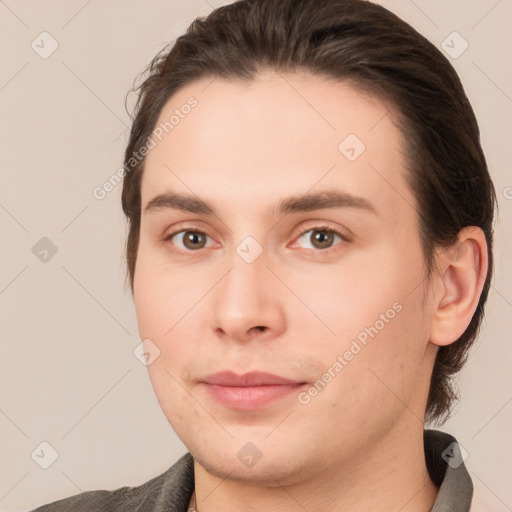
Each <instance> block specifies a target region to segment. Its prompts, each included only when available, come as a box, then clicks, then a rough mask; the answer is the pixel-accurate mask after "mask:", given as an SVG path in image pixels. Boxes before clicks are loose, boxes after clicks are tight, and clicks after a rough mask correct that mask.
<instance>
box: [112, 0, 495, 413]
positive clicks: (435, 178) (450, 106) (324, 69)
mask: <svg viewBox="0 0 512 512" xmlns="http://www.w3.org/2000/svg"><path fill="white" fill-rule="evenodd" d="M266 69H271V70H276V71H283V72H286V71H290V72H294V71H295V72H297V71H308V72H311V73H313V74H315V75H321V76H325V77H329V78H334V79H337V80H345V81H348V82H350V83H352V84H353V85H355V86H356V87H359V88H362V89H364V90H365V91H368V92H370V93H372V94H374V95H376V96H377V97H379V98H382V99H384V100H387V101H388V102H389V103H390V104H391V105H392V106H393V107H394V109H396V110H397V112H398V114H399V117H400V127H401V131H402V134H403V138H404V140H405V143H406V154H407V158H408V163H409V169H408V173H407V176H406V178H407V181H408V184H409V186H410V187H411V190H412V191H413V193H414V195H415V197H416V200H417V203H418V216H419V231H420V236H421V242H422V248H423V253H424V257H425V266H426V269H427V274H428V276H429V277H430V276H431V273H432V270H433V268H434V249H435V248H436V247H440V248H446V249H448V248H449V247H451V246H453V245H454V244H456V242H457V234H458V233H459V231H460V230H461V229H462V228H463V227H465V226H479V227H480V228H481V229H482V230H483V231H484V233H485V236H486V239H487V243H488V256H489V268H488V272H487V276H486V280H485V284H484V287H483V290H482V293H481V296H480V299H479V303H478V306H477V308H476V311H475V313H474V315H473V318H472V319H471V322H470V324H469V326H468V327H467V329H466V331H465V332H464V333H463V334H462V336H461V337H460V338H459V339H458V340H457V341H455V342H454V343H452V344H450V345H448V346H444V347H440V348H439V350H438V353H437V357H436V361H435V365H434V368H433V373H432V378H431V383H430V390H429V395H428V400H427V405H426V419H427V421H437V423H442V422H443V421H445V420H446V419H447V418H448V417H449V416H450V413H451V408H452V406H453V403H454V401H455V400H456V399H457V398H458V396H457V393H456V391H455V389H454V386H453V382H452V377H453V376H454V375H455V374H456V373H457V372H458V371H459V370H460V369H461V368H462V366H463V365H464V363H465V361H466V359H467V352H468V350H469V348H470V347H471V345H472V343H473V341H474V339H475V338H476V336H477V334H478V331H479V328H480V324H481V321H482V318H483V315H484V304H485V302H486V300H487V295H488V291H489V286H490V280H491V277H492V273H493V256H492V240H493V216H494V208H495V205H496V193H495V190H494V186H493V183H492V181H491V178H490V176H489V172H488V169H487V165H486V161H485V157H484V154H483V151H482V148H481V146H480V135H479V128H478V124H477V121H476V119H475V115H474V113H473V110H472V108H471V105H470V103H469V101H468V99H467V97H466V94H465V92H464V89H463V87H462V84H461V82H460V80H459V77H458V76H457V73H456V72H455V70H454V68H453V67H452V65H451V64H450V63H449V62H448V60H447V59H446V58H445V57H444V55H443V54H442V53H441V52H440V51H439V50H438V49H437V48H436V47H435V46H434V45H432V44H431V43H430V42H429V41H428V40H427V39H425V38H424V37H423V36H422V35H421V34H419V33H418V32H417V31H416V30H414V29H413V28H412V27H411V26H409V25H408V24H407V23H405V22H404V21H402V20H401V19H400V18H399V17H397V16H396V15H395V14H393V13H391V12H390V11H388V10H387V9H385V8H383V7H381V6H379V5H377V4H374V3H371V2H368V1H365V0H279V1H276V0H241V1H237V2H235V3H232V4H229V5H226V6H223V7H220V8H217V9H216V10H214V11H213V12H211V13H210V14H209V15H208V16H207V17H206V18H204V17H203V18H197V19H195V20H194V21H193V22H192V24H191V25H190V27H189V28H188V29H187V31H186V33H185V34H184V35H182V36H180V37H179V38H178V39H177V40H176V41H175V43H173V44H172V45H169V46H168V47H166V48H164V49H163V50H162V51H161V52H160V53H159V54H158V55H156V56H155V58H154V59H153V61H152V62H151V63H150V65H149V67H148V68H147V70H146V73H147V77H146V78H145V80H144V81H143V83H142V84H141V85H140V86H139V87H138V88H137V89H136V90H139V95H138V99H137V103H136V105H135V116H134V118H133V124H132V128H131V133H130V139H129V142H128V146H127V148H126V152H125V157H124V169H125V171H126V173H125V176H124V183H123V191H122V206H123V211H124V213H125V214H126V216H127V219H128V223H129V233H128V238H127V243H126V258H127V270H128V276H129V279H130V286H131V291H132V294H133V292H134V289H133V278H134V273H135V265H136V261H137V250H138V243H139V229H140V214H141V194H140V188H141V179H142V173H143V168H144V159H141V160H140V161H137V162H136V163H135V164H134V161H133V159H132V160H131V161H130V159H131V158H132V156H133V155H134V154H137V155H138V154H139V152H140V149H141V148H142V147H143V146H144V144H146V140H147V138H148V137H149V136H150V135H151V132H152V131H153V129H154V128H155V125H156V122H157V120H158V117H159V114H160V112H161V111H162V108H163V107H164V105H165V104H166V102H167V101H168V100H169V98H170V97H171V96H172V95H173V94H174V93H175V92H176V91H177V90H178V89H180V88H182V87H184V86H185V85H187V84H190V83H191V82H192V81H194V80H197V79H201V78H205V77H212V78H214V77H220V78H225V79H232V80H234V79H240V80H247V81H250V80H251V79H253V78H254V77H256V76H257V75H258V73H260V72H262V71H264V70H266Z"/></svg>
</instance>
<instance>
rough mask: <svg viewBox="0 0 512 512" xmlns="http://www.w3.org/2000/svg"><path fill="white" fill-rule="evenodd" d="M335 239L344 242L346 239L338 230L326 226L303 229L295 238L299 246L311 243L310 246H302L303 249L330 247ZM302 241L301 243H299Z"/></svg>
mask: <svg viewBox="0 0 512 512" xmlns="http://www.w3.org/2000/svg"><path fill="white" fill-rule="evenodd" d="M336 239H339V240H340V241H342V242H344V241H347V239H346V238H345V237H344V236H343V235H342V234H341V233H339V232H338V231H336V230H334V229H328V228H315V229H308V230H307V231H304V232H303V233H302V234H301V236H300V237H299V238H298V239H297V242H298V243H299V245H300V246H301V247H304V245H303V244H304V243H306V244H311V246H312V247H307V246H306V247H304V248H305V249H320V250H321V249H330V248H331V247H332V246H333V245H337V244H335V242H336ZM301 242H302V243H301Z"/></svg>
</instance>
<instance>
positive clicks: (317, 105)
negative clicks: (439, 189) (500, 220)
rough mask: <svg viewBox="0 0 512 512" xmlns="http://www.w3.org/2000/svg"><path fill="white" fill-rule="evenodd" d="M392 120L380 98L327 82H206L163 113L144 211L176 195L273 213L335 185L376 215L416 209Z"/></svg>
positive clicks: (149, 160)
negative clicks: (278, 204) (286, 201)
mask: <svg viewBox="0 0 512 512" xmlns="http://www.w3.org/2000/svg"><path fill="white" fill-rule="evenodd" d="M189 105H194V106H193V107H192V108H190V106H189ZM391 115H392V113H391V110H390V108H389V105H387V104H386V103H384V102H383V101H381V100H378V99H376V98H374V97H372V96H369V95H367V94H363V93H362V92H361V91H359V90H357V89H355V88H354V87H352V86H350V85H349V84H347V83H343V82H336V81H333V80H331V79H327V78H324V77H321V76H312V75H304V74H298V73H288V74H278V73H273V72H269V73H268V74H265V75H260V76H258V77H257V78H256V79H254V80H252V81H250V82H241V81H227V80H223V79H220V78H215V79H213V78H211V77H210V78H205V79H201V80H200V81H197V82H194V83H192V84H189V85H187V86H185V87H184V88H182V89H181V90H179V91H178V92H177V93H175V94H174V95H173V96H172V97H171V98H170V99H169V101H168V102H167V104H166V105H165V107H164V108H163V109H162V112H161V113H160V116H159V119H158V122H157V124H156V130H159V131H154V132H153V135H152V138H153V141H154V143H155V144H154V147H153V148H152V149H151V150H150V152H149V154H148V156H147V157H146V163H145V171H144V176H143V180H142V190H141V195H142V207H143V208H144V205H145V204H147V202H148V201H149V200H150V199H151V198H152V197H153V196H154V195H156V194H160V193H162V192H178V193H186V194H193V195H196V196H199V197H201V198H202V199H204V200H205V201H207V202H208V203H213V204H217V205H219V207H220V206H221V205H228V204H231V205H233V207H242V208H244V211H247V208H248V206H249V205H250V204H253V205H256V204H258V205H259V206H260V207H261V208H262V209H268V208H271V207H273V205H274V199H278V198H279V197H284V196H290V195H294V194H304V193H305V192H307V191H311V190H313V191H314V190H315V189H321V190H326V189H329V188H336V189H338V190H343V191H345V192H347V193H350V194H353V195H357V196H364V197H367V198H368V199H369V200H370V201H371V202H372V203H375V204H376V205H377V209H379V208H381V209H384V210H385V209H386V208H387V209H390V210H393V211H394V212H395V213H398V212H402V211H406V210H407V209H409V210H410V208H411V205H412V204H413V203H414V198H413V197H412V194H411V192H410V190H409V189H408V187H407V186H406V183H405V180H404V173H405V168H406V161H405V157H404V154H403V147H402V136H401V132H400V130H399V129H398V127H397V126H396V125H395V124H394V123H393V121H392V117H391ZM402 203H403V204H402ZM409 214H410V211H409Z"/></svg>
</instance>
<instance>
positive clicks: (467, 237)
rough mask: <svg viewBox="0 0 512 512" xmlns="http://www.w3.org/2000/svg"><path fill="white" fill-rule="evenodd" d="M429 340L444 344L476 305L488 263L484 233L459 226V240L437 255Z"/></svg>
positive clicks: (468, 319)
mask: <svg viewBox="0 0 512 512" xmlns="http://www.w3.org/2000/svg"><path fill="white" fill-rule="evenodd" d="M436 259H437V266H436V269H435V270H434V274H433V276H432V279H434V280H435V286H434V288H433V289H434V290H435V291H434V295H433V297H434V302H433V310H432V320H431V330H430V338H429V339H430V342H431V343H433V344H434V345H438V346H445V345H449V344H450V343H453V342H454V341H456V340H457V339H458V338H459V337H460V336H461V335H462V334H463V332H464V331H465V330H466V328H467V326H468V325H469V323H470V322H471V318H472V317H473V314H474V312H475V310H476V308H477V306H478V301H479V300H480V294H481V293H482V288H483V286H484V283H485V277H486V275H487V268H488V264H489V259H488V254H487V241H486V239H485V234H484V232H483V231H482V230H481V229H480V228H479V227H476V226H468V227H465V228H464V229H462V230H461V231H460V232H459V235H458V241H457V242H456V243H455V244H454V245H453V246H451V247H450V248H449V249H448V250H441V251H439V252H438V253H437V255H436Z"/></svg>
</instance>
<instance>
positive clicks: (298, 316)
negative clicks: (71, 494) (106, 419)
mask: <svg viewBox="0 0 512 512" xmlns="http://www.w3.org/2000/svg"><path fill="white" fill-rule="evenodd" d="M283 77H284V78H286V80H285V79H284V78H282V77H280V76H279V75H277V74H268V75H265V76H264V77H260V78H258V79H257V80H255V81H253V82H251V83H246V84H241V83H235V82H229V81H223V80H221V79H216V80H214V81H213V82H212V81H211V79H208V80H202V81H200V82H197V83H195V84H192V85H189V86H187V87H185V88H183V89H182V90H181V91H179V92H178V93H177V94H175V95H174V96H173V97H172V98H171V99H170V100H169V102H168V103H167V105H166V106H165V108H164V109H163V111H162V112H161V115H160V119H159V121H158V123H157V125H159V124H160V123H163V122H166V121H168V120H169V118H171V116H172V115H176V113H175V112H174V111H175V110H176V109H178V111H179V112H180V113H181V116H178V117H179V122H177V123H176V119H177V118H176V117H175V118H174V124H175V126H174V128H173V129H172V130H170V131H169V133H168V135H165V136H164V137H161V136H160V138H162V140H161V141H159V140H158V138H157V137H153V138H154V140H155V142H156V143H157V144H156V146H155V147H153V149H151V150H150V153H149V154H148V156H147V159H146V164H145V172H144V176H143V180H142V190H141V195H142V218H141V232H140V246H139V251H138V257H137V265H136V272H135V282H134V283H135V305H136V310H137V317H138V322H139V331H140V336H141V338H142V339H149V340H151V342H147V341H146V343H147V344H148V345H147V346H148V350H149V352H150V353H151V352H152V353H153V354H157V353H158V350H159V351H160V355H159V357H157V358H156V359H155V360H154V362H152V363H151V364H150V366H149V368H148V369H149V373H150V377H151V381H152V384H153V387H154V389H155V392H156V395H157V398H158V400H159V402H160V405H161V407H162V409H163V411H164V413H165V415H166V417H167V419H168V420H169V422H170V424H171V425H172V427H173V428H174V430H175V431H176V433H177V434H178V436H179V437H180V438H181V440H182V441H183V443H184V444H185V445H186V446H187V448H188V449H189V450H190V452H191V453H192V455H194V457H195V458H196V460H197V462H199V463H200V464H201V465H202V466H203V467H205V468H207V469H208V470H209V471H211V472H212V473H214V474H216V475H218V476H221V477H225V476H227V475H228V474H229V475H230V478H232V479H233V478H234V479H245V480H251V481H253V482H270V484H269V485H278V484H277V483H276V481H274V480H273V478H276V479H277V480H279V481H280V483H281V484H285V483H287V482H290V483H291V482H294V481H299V480H300V479H304V478H307V477H308V475H310V474H311V473H321V472H323V471H326V472H327V471H331V470H332V469H333V468H338V469H340V468H343V467H347V464H348V463H350V465H351V466H350V467H351V468H352V469H353V468H354V464H355V463H358V462H363V461H367V460H368V458H371V457H372V453H374V452H373V450H374V448H375V447H376V446H377V445H378V443H381V442H382V440H383V439H386V436H387V435H388V434H389V435H390V436H391V435H392V436H397V435H410V432H411V431H414V432H422V431H423V430H422V429H423V417H424V405H425V402H426V396H427V395H426V393H427V391H428V382H429V379H430V373H431V369H432V365H433V361H434V356H435V347H434V346H433V345H432V344H430V343H428V339H429V328H430V324H429V321H430V320H429V319H430V315H431V305H430V301H429V300H427V301H426V305H424V304H423V298H424V292H425V287H426V281H425V277H426V276H425V273H424V260H423V255H422V251H421V246H420V239H419V231H418V217H417V212H416V200H415V199H414V197H413V194H412V192H411V191H410V189H409V188H408V186H407V185H406V182H405V167H406V161H405V156H404V154H403V148H402V146H401V145H402V141H401V134H400V131H399V129H398V128H397V127H396V126H395V125H394V124H393V122H392V121H391V119H390V115H389V113H388V115H387V112H388V107H387V106H386V105H384V104H383V103H382V102H380V101H377V100H375V99H371V98H369V97H367V96H364V95H362V93H360V92H357V90H355V89H353V88H351V87H350V86H348V85H346V84H340V83H334V82H329V81H327V80H326V79H324V78H321V77H311V76H300V75H298V74H288V75H283ZM191 96H193V97H194V98H195V99H196V100H197V102H198V103H197V106H195V107H194V108H191V109H188V108H185V109H183V108H182V106H183V105H185V104H187V100H188V99H189V98H190V97H191ZM185 111H186V112H189V111H190V112H189V113H188V114H186V115H184V114H183V113H184V112H185ZM164 133H165V132H164ZM363 144H364V146H363ZM321 192H325V193H328V194H335V193H336V194H340V195H342V194H347V195H350V196H353V197H354V198H359V199H352V201H349V200H347V201H345V202H341V201H339V202H338V204H337V205H336V206H334V207H328V206H333V205H334V203H332V202H331V205H325V204H324V205H323V206H322V205H318V204H317V203H316V202H315V200H314V198H313V199H312V200H311V201H302V202H300V203H298V204H297V205H296V206H298V207H297V208H291V209H286V208H285V209H284V210H283V211H284V212H285V213H280V208H281V207H285V206H286V205H288V206H290V205H291V204H293V202H291V201H290V198H294V199H293V200H294V201H295V200H296V199H299V198H301V197H302V196H305V195H311V194H312V195H314V196H315V197H316V198H317V199H318V197H319V196H317V195H318V194H320V193H321ZM161 194H179V195H183V196H188V197H190V199H191V202H189V203H188V204H189V206H193V204H192V201H194V202H199V201H202V202H204V203H207V205H208V206H209V207H210V208H211V210H212V211H213V213H208V211H207V209H206V208H205V207H203V208H202V209H199V210H198V211H196V212H193V211H186V210H185V209H178V208H176V209H173V208H170V207H168V208H165V207H162V208H150V209H149V210H147V211H145V208H146V206H147V205H148V203H149V202H150V201H151V200H152V199H153V198H155V197H156V196H158V195H161ZM325 197H327V196H325ZM196 206H197V204H196ZM301 207H302V208H301ZM304 207H307V208H304ZM330 230H334V231H335V232H338V233H339V234H336V233H334V232H333V231H330ZM176 232H179V233H178V234H176V235H175V236H174V237H169V236H170V235H172V234H173V233H176ZM304 233H305V234H304ZM165 238H168V239H167V240H165ZM221 371H231V372H234V373H235V374H237V375H243V374H246V373H248V372H267V373H270V374H274V375H277V376H279V377H282V378H284V379H289V380H290V381H293V383H295V384H293V385H288V386H285V385H280V386H278V385H274V386H267V387H266V388H264V387H262V386H252V387H245V388H243V387H238V388H237V389H233V387H227V386H224V387H219V386H215V385H213V384H207V383H205V382H206V381H209V380H210V381H212V382H213V380H212V379H210V378H209V377H210V376H211V375H213V374H215V373H217V372H221ZM256 384H257V383H256ZM407 433H409V434H407ZM270 475H272V478H271V477H270Z"/></svg>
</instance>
